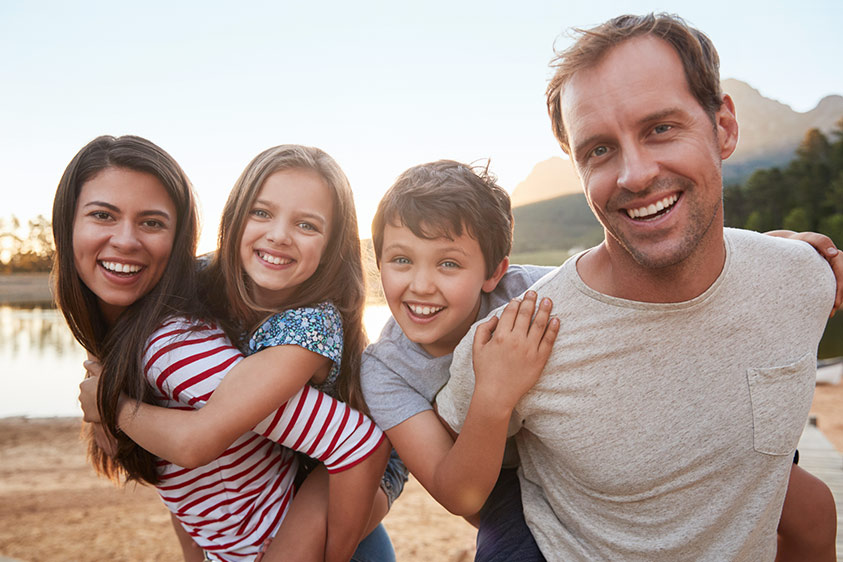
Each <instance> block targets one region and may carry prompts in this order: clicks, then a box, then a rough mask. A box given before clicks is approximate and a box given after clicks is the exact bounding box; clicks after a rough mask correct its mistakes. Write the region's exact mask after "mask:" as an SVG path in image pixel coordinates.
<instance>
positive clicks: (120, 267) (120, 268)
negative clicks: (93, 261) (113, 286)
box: [100, 261, 143, 273]
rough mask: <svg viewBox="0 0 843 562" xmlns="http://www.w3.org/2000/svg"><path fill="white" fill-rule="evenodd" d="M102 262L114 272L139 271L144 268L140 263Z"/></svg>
mask: <svg viewBox="0 0 843 562" xmlns="http://www.w3.org/2000/svg"><path fill="white" fill-rule="evenodd" d="M100 263H101V264H102V266H103V267H104V268H106V269H107V270H109V271H113V272H114V273H137V272H138V271H140V270H141V269H143V268H142V266H140V265H134V264H128V263H119V262H116V261H104V262H100Z"/></svg>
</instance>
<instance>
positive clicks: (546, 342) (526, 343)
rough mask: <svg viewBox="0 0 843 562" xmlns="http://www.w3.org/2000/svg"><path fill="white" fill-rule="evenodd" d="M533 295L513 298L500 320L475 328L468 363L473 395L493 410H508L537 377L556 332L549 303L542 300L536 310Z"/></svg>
mask: <svg viewBox="0 0 843 562" xmlns="http://www.w3.org/2000/svg"><path fill="white" fill-rule="evenodd" d="M536 298H537V295H536V293H535V292H534V291H527V293H526V294H525V295H524V299H523V300H517V299H513V300H512V301H510V303H509V304H507V305H506V308H504V310H503V313H502V314H501V316H500V318H498V317H492V318H490V319H489V320H488V321H487V322H484V323H483V324H481V325H479V326H478V327H477V331H476V332H475V334H474V344H473V347H472V360H473V363H474V373H475V377H476V378H475V388H474V392H475V394H478V396H479V397H481V398H482V399H483V400H488V402H486V403H487V404H490V405H491V406H493V407H496V406H499V407H502V408H505V409H506V410H509V411H511V410H512V409H513V408H514V407H515V404H516V403H517V402H518V400H520V399H521V397H522V396H523V395H524V393H526V392H527V391H528V390H530V389H531V388H532V387H533V385H534V384H536V381H537V380H538V378H539V375H540V374H541V372H542V370H543V369H544V365H545V363H547V360H548V358H549V357H550V351H551V350H552V349H553V342H554V341H555V340H556V335H557V334H558V333H559V319H558V318H551V317H550V311H551V309H552V307H553V303H552V302H551V301H550V299H548V298H544V299H542V300H541V302H540V303H539V305H538V312H536V313H535V318H534V317H533V313H534V311H536V308H537V307H536Z"/></svg>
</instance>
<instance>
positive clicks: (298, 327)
mask: <svg viewBox="0 0 843 562" xmlns="http://www.w3.org/2000/svg"><path fill="white" fill-rule="evenodd" d="M276 345H297V346H299V347H303V348H304V349H307V350H310V351H312V352H314V353H318V354H319V355H323V356H325V357H327V358H328V359H330V360H331V361H333V365H332V366H331V372H330V373H328V378H326V379H325V382H323V383H322V384H319V385H312V386H313V387H314V388H315V389H317V390H321V391H322V392H325V393H326V394H329V395H331V396H333V397H334V398H336V390H335V389H336V382H337V377H338V376H339V373H340V361H341V359H342V317H341V316H340V311H339V310H337V308H336V307H335V306H334V305H333V304H332V303H330V302H323V303H320V304H317V305H315V306H305V307H302V308H293V309H290V310H285V311H284V312H280V313H278V314H274V315H272V316H270V317H269V318H268V319H267V320H266V322H264V323H263V324H261V327H260V328H258V329H257V330H256V331H255V333H254V334H252V337H251V338H249V351H248V353H249V354H252V353H255V352H258V351H260V350H261V349H265V348H267V347H274V346H276Z"/></svg>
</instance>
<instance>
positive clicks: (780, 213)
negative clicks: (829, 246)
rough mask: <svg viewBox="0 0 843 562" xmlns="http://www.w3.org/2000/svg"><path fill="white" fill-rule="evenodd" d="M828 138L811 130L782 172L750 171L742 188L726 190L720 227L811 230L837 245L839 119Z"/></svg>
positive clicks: (841, 156) (842, 153) (842, 166)
mask: <svg viewBox="0 0 843 562" xmlns="http://www.w3.org/2000/svg"><path fill="white" fill-rule="evenodd" d="M831 136H832V138H831V140H829V138H828V137H826V136H825V135H824V134H823V133H822V132H820V131H819V130H817V129H811V130H810V131H808V132H807V133H806V134H805V138H804V139H803V141H802V143H801V144H800V145H799V147H798V148H797V149H796V153H795V155H794V158H793V160H791V162H790V163H789V164H788V165H787V167H786V168H784V169H779V168H767V169H761V170H756V171H755V172H754V173H753V174H752V175H750V176H749V178H748V179H747V180H746V182H744V183H743V185H729V186H727V187H726V189H725V190H724V193H723V199H724V205H725V212H726V224H727V225H728V226H736V227H740V228H747V229H750V230H757V231H760V232H764V231H767V230H775V229H780V228H786V229H788V230H797V231H801V230H813V231H817V232H822V233H823V234H826V235H828V236H830V237H831V238H832V239H833V240H834V241H835V243H836V244H837V245H838V246H840V245H843V224H841V223H843V120H841V121H840V122H838V124H837V129H836V130H835V131H834V132H833V133H832V135H831Z"/></svg>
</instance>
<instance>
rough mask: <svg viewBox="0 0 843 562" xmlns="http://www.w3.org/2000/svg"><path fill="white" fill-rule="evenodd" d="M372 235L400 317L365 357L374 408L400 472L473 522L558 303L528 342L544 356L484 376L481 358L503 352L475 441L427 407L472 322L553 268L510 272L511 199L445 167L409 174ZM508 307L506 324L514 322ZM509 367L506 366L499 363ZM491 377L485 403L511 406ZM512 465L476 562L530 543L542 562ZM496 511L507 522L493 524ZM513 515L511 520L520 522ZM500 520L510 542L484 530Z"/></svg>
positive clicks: (548, 338)
mask: <svg viewBox="0 0 843 562" xmlns="http://www.w3.org/2000/svg"><path fill="white" fill-rule="evenodd" d="M372 232H373V242H374V247H375V256H376V258H377V263H378V267H379V268H380V271H381V281H382V284H383V289H384V295H385V296H386V300H387V303H388V305H389V308H390V310H391V312H392V315H393V318H392V319H390V320H389V321H388V322H387V325H386V326H385V327H384V329H383V332H382V333H381V336H380V339H379V340H378V341H377V342H376V343H374V344H372V345H370V346H369V348H368V349H367V350H366V351H365V352H364V355H363V365H362V367H361V378H362V386H363V393H364V396H365V398H366V402H367V404H368V405H369V408H370V411H371V414H372V416H373V417H374V419H375V420H376V422H377V423H378V425H379V426H380V427H382V428H383V429H384V430H385V431H386V432H387V435H388V436H389V439H390V441H391V442H392V444H393V446H394V447H395V449H396V451H398V454H399V455H400V456H401V458H402V460H403V461H404V463H405V464H406V465H407V467H408V468H409V469H410V471H411V472H412V473H413V475H414V476H415V477H416V478H417V479H418V480H419V482H421V484H422V485H423V486H424V487H425V488H426V489H427V490H428V492H430V493H431V495H433V497H434V498H435V499H436V500H437V501H439V502H440V503H441V504H442V505H443V506H445V507H446V508H447V509H448V510H449V511H451V512H453V513H456V514H458V515H466V516H470V515H474V514H475V513H476V512H477V511H478V510H479V509H480V507H481V506H483V502H484V500H485V499H486V496H487V495H488V493H489V492H490V490H491V487H492V485H493V484H494V483H495V480H496V479H497V478H498V472H499V470H498V469H499V468H500V466H501V461H503V460H504V442H505V435H506V427H507V423H508V420H509V412H511V407H513V406H514V404H515V402H516V401H517V399H518V398H520V395H521V394H523V392H526V391H527V390H528V389H529V388H530V386H532V381H534V380H535V376H537V371H541V368H542V367H543V366H544V361H546V359H547V353H548V352H549V349H550V346H551V344H552V341H553V339H555V336H556V332H557V330H558V326H559V324H558V321H557V320H553V321H550V322H549V323H548V330H547V332H546V333H543V334H539V331H541V332H544V330H543V326H542V325H538V324H539V322H541V323H544V322H547V320H545V319H544V318H546V317H547V312H548V310H549V304H550V303H549V302H545V303H542V304H541V305H540V306H539V312H540V314H539V315H537V317H536V318H537V320H536V326H535V330H534V331H533V334H532V335H533V338H534V339H533V340H532V341H533V342H536V341H540V342H541V344H542V345H543V347H542V348H541V350H542V351H544V352H545V353H543V354H542V353H541V352H536V346H535V345H534V346H533V348H532V350H531V351H532V354H531V355H529V356H524V354H523V353H522V352H521V351H520V350H515V351H513V350H512V349H511V348H510V350H509V352H507V353H504V354H503V355H504V356H503V357H500V356H495V357H494V358H493V359H491V361H492V362H494V363H495V365H493V368H492V369H488V368H487V369H485V370H484V369H483V368H482V367H481V365H483V366H485V364H484V363H483V361H484V359H483V358H491V357H492V355H493V354H494V353H495V350H496V349H497V350H500V347H499V346H498V347H495V346H496V345H497V344H498V342H495V341H492V342H489V343H488V344H486V349H485V350H484V351H483V352H481V353H478V355H477V357H478V359H477V360H476V363H475V366H476V369H477V371H478V388H477V389H476V390H477V392H476V393H475V400H476V402H477V403H476V404H473V406H472V408H473V410H472V413H471V414H470V416H472V418H471V419H472V421H473V422H474V424H475V425H474V426H473V427H474V428H477V429H479V431H478V432H477V434H476V435H475V438H472V436H471V435H470V434H469V433H468V430H470V429H471V427H469V426H468V425H467V426H466V429H465V430H464V431H463V432H462V433H461V435H460V437H459V438H458V439H457V440H456V443H454V442H453V441H452V436H451V434H450V433H449V432H448V430H447V429H446V428H445V426H444V425H443V424H442V423H441V422H440V420H439V418H438V416H437V415H436V413H435V412H434V411H433V407H432V405H431V403H432V402H433V399H434V396H435V394H436V392H438V391H439V389H440V388H441V387H442V386H443V385H444V384H445V383H446V382H447V380H448V376H449V373H448V368H449V367H450V363H451V352H452V351H453V350H454V348H455V347H456V345H457V343H459V341H460V339H462V337H463V336H464V335H465V333H466V332H467V331H468V329H469V327H470V326H471V325H472V324H473V323H474V322H475V320H477V319H478V318H482V317H484V316H486V315H487V314H488V313H489V312H490V311H492V310H493V309H495V308H497V307H499V306H502V305H504V304H506V303H507V301H509V300H510V299H511V298H513V297H516V296H518V295H521V294H522V293H524V291H526V290H527V288H528V287H529V286H530V285H532V284H533V283H534V282H535V281H537V280H538V279H539V278H541V277H542V276H543V275H544V274H546V273H547V272H549V271H550V270H551V269H552V268H544V267H534V266H523V267H522V266H513V267H509V259H508V257H507V256H508V255H509V251H510V248H511V246H512V212H511V208H510V201H509V195H508V194H507V193H506V192H505V191H504V190H503V189H502V188H500V187H499V186H498V185H496V183H495V182H494V179H493V178H491V177H490V176H489V175H488V174H487V173H486V172H485V171H481V172H479V173H476V172H475V171H473V170H472V169H471V168H469V167H468V166H466V165H464V164H460V163H458V162H454V161H449V160H440V161H438V162H433V163H430V164H423V165H420V166H416V167H413V168H410V169H409V170H407V171H406V172H404V173H403V174H402V175H401V176H400V177H399V178H398V180H397V181H396V183H395V184H394V185H393V186H392V187H391V188H390V190H389V191H388V192H387V193H386V195H385V196H384V198H383V199H382V200H381V202H380V204H379V206H378V210H377V213H376V214H375V219H374V221H373V226H372ZM534 299H535V295H534V294H528V295H527V296H526V297H525V301H524V303H523V304H524V305H525V307H526V310H523V311H521V312H522V314H528V313H530V312H532V306H533V303H534ZM512 308H515V307H514V306H513V307H511V309H510V314H509V315H505V316H504V317H503V318H502V320H501V321H502V322H505V323H507V322H511V321H512V320H511V318H512V315H513V314H514V313H513V312H512ZM522 325H523V324H522ZM490 332H491V326H489V327H487V328H486V331H485V332H484V333H485V336H484V342H488V338H489V334H490ZM504 332H505V331H504V330H502V329H499V330H497V331H496V332H495V335H496V336H497V337H499V338H500V337H501V336H503V335H504ZM507 333H508V334H509V335H512V333H511V332H507ZM518 333H524V332H523V331H522V332H517V331H516V334H518ZM539 335H542V337H541V338H538V337H537V336H539ZM512 340H517V338H511V340H510V343H513V342H512ZM476 345H478V344H477V342H476ZM501 345H505V344H501ZM505 361H509V366H506V365H505V364H503V362H505ZM528 371H529V373H528ZM481 373H482V374H481ZM509 373H515V374H516V375H517V376H513V377H510V379H508V380H505V381H504V379H503V378H502V379H501V382H500V383H498V384H494V383H493V381H491V380H490V379H491V376H496V375H499V376H501V377H506V376H507V375H508V374H509ZM485 374H488V375H490V376H489V377H488V379H486V380H485V382H486V383H492V384H488V386H487V387H486V388H489V389H490V392H489V393H488V394H503V392H504V391H506V392H509V393H510V394H509V396H508V397H506V398H502V397H501V396H498V397H497V398H502V399H503V401H506V400H507V399H508V400H509V402H506V403H505V404H503V405H501V404H500V402H498V403H495V399H494V398H492V399H489V400H486V398H487V394H486V393H483V392H482V391H481V389H480V386H481V384H483V383H482V382H481V381H483V380H484V379H483V375H485ZM510 404H511V405H510ZM494 408H497V409H498V411H493V409H494ZM452 444H453V449H451V446H452ZM475 455H487V457H486V458H492V457H494V458H495V459H496V461H495V462H496V465H495V464H489V465H488V466H497V467H498V468H496V469H495V470H494V471H492V472H491V473H488V472H487V473H483V474H480V473H479V472H478V471H477V470H476V468H475V467H480V466H484V465H485V463H484V462H482V461H480V460H478V458H477V457H476V456H475ZM504 466H505V467H507V468H505V469H504V470H503V471H501V472H500V475H501V484H500V485H498V486H497V487H496V489H495V493H494V495H493V497H492V501H490V502H489V504H490V505H489V506H487V509H484V510H483V512H481V513H480V514H478V515H479V517H478V518H477V519H475V521H473V522H474V523H476V524H479V526H480V533H479V535H478V559H483V553H484V552H487V551H488V552H489V553H490V554H491V553H493V552H496V553H498V556H500V559H501V560H512V559H513V558H512V557H511V556H509V555H508V554H507V553H508V552H510V551H512V552H515V551H524V550H525V549H527V550H529V547H530V545H532V549H533V551H534V554H536V555H537V556H540V554H539V553H538V549H537V547H536V546H535V543H534V542H533V540H532V535H531V534H530V532H529V530H528V529H527V527H526V524H525V523H524V520H523V515H522V512H521V502H520V495H519V492H518V490H519V488H518V481H517V478H516V477H515V468H514V467H515V466H517V457H514V448H513V449H512V453H509V454H508V455H507V458H506V459H505V462H504ZM460 472H464V474H465V475H466V476H468V480H469V481H467V482H464V481H461V479H460V478H459V477H458V476H457V474H458V473H460ZM492 504H495V505H494V506H493V505H492ZM495 506H496V507H497V508H498V510H499V511H501V513H497V514H496V515H495V516H494V517H491V518H489V517H486V516H487V515H489V514H490V512H491V511H494V508H495ZM506 516H512V518H513V521H509V520H508V517H506ZM498 521H507V522H506V525H505V530H506V533H504V536H500V535H499V534H498V533H496V532H495V531H493V530H491V529H490V531H491V532H488V533H487V532H486V531H487V525H486V523H487V522H498ZM493 537H495V538H496V540H495V541H494V543H493V542H492V540H491V539H492V538H493ZM524 543H527V544H524ZM525 559H526V558H525ZM533 559H540V558H533Z"/></svg>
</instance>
